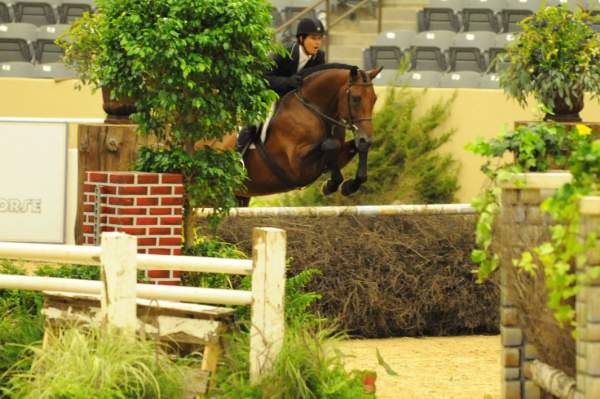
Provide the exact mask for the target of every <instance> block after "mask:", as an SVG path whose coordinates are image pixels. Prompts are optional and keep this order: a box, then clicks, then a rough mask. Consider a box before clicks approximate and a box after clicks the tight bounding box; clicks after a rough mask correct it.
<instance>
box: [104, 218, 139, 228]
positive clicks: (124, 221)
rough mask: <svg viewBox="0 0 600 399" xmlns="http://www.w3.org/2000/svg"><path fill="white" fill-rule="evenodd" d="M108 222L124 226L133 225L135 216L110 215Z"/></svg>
mask: <svg viewBox="0 0 600 399" xmlns="http://www.w3.org/2000/svg"><path fill="white" fill-rule="evenodd" d="M108 223H110V224H118V225H124V226H131V225H133V218H125V217H110V218H108Z"/></svg>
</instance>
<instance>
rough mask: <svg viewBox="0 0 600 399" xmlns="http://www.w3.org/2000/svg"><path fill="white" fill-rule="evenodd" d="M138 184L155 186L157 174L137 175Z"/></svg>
mask: <svg viewBox="0 0 600 399" xmlns="http://www.w3.org/2000/svg"><path fill="white" fill-rule="evenodd" d="M137 182H138V184H157V183H158V174H156V173H148V174H146V173H140V174H138V175H137Z"/></svg>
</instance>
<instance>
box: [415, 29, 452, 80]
mask: <svg viewBox="0 0 600 399" xmlns="http://www.w3.org/2000/svg"><path fill="white" fill-rule="evenodd" d="M454 36H455V33H454V32H450V31H430V32H420V33H418V34H417V36H416V37H415V41H414V45H413V46H412V47H411V69H413V70H419V71H440V72H441V71H446V70H447V69H448V63H447V61H446V55H445V53H446V52H447V50H448V48H449V47H450V45H451V44H452V42H453V40H454Z"/></svg>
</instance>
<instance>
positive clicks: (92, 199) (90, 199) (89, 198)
mask: <svg viewBox="0 0 600 399" xmlns="http://www.w3.org/2000/svg"><path fill="white" fill-rule="evenodd" d="M85 202H91V203H94V202H96V196H95V195H94V194H87V195H86V196H85Z"/></svg>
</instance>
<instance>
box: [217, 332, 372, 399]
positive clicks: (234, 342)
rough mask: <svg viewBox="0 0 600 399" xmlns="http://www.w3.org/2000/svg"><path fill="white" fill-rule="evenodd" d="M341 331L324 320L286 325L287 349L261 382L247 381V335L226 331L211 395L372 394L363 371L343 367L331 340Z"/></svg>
mask: <svg viewBox="0 0 600 399" xmlns="http://www.w3.org/2000/svg"><path fill="white" fill-rule="evenodd" d="M341 337H342V336H341V335H336V334H335V333H334V330H333V329H330V328H323V327H322V326H313V327H308V328H307V327H306V326H302V325H300V324H298V325H295V326H293V325H288V326H287V329H286V334H285V340H284V343H283V349H282V352H281V353H280V355H279V357H278V358H277V360H276V362H275V365H274V367H273V371H272V372H271V373H269V374H268V375H266V376H265V377H264V378H263V379H262V380H261V381H260V382H259V383H258V384H256V385H250V383H249V374H248V371H249V364H248V358H249V355H248V354H249V336H248V335H247V334H236V335H232V336H230V337H228V348H229V351H228V353H227V354H226V357H225V367H221V368H220V369H219V373H218V381H219V384H218V387H217V390H216V391H215V393H214V395H213V396H212V397H213V398H219V399H239V398H245V399H253V398H255V399H262V398H269V399H323V398H327V399H363V398H365V399H366V398H374V397H375V396H374V395H373V394H370V393H367V392H366V391H365V387H364V386H363V383H362V379H361V373H360V372H357V371H353V372H350V373H349V372H347V371H346V370H345V369H344V365H343V358H342V354H341V353H339V352H338V351H335V350H333V344H334V343H335V341H337V340H339V339H340V338H341Z"/></svg>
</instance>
